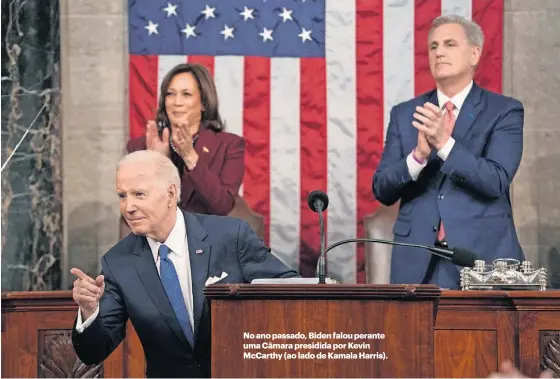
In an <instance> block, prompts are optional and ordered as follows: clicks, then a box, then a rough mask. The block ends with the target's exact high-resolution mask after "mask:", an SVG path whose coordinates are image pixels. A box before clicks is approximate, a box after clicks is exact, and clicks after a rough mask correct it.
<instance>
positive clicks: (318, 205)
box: [307, 190, 329, 284]
mask: <svg viewBox="0 0 560 379" xmlns="http://www.w3.org/2000/svg"><path fill="white" fill-rule="evenodd" d="M307 205H309V208H311V210H312V211H313V212H317V213H319V231H320V234H321V255H320V256H319V263H318V264H319V269H318V271H319V284H325V278H326V269H325V266H326V263H325V262H326V261H325V253H326V252H325V222H324V220H323V211H325V210H326V209H327V207H328V206H329V197H328V196H327V194H326V193H324V192H323V191H319V190H315V191H313V192H311V193H310V194H309V195H308V196H307Z"/></svg>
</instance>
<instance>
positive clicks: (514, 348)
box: [2, 291, 560, 378]
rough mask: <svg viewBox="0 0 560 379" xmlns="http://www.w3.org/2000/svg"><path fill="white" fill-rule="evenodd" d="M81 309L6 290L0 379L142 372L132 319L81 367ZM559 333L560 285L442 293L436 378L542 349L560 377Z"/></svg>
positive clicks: (534, 361)
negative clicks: (115, 340) (100, 354)
mask: <svg viewBox="0 0 560 379" xmlns="http://www.w3.org/2000/svg"><path fill="white" fill-rule="evenodd" d="M76 311H77V306H76V305H75V303H74V302H73V300H72V293H71V292H69V291H53V292H12V293H3V294H2V377H49V376H52V374H50V373H51V372H53V371H56V372H55V373H54V374H55V376H57V377H64V376H74V377H80V376H81V377H84V376H86V374H85V373H86V372H87V371H88V370H99V371H98V372H99V373H100V374H101V375H100V376H104V377H121V378H123V377H143V376H144V367H145V361H144V353H143V350H142V346H141V344H140V341H139V340H138V337H137V336H136V334H135V332H134V328H132V326H131V325H130V324H129V326H128V328H127V337H126V339H125V341H124V342H123V343H122V344H121V345H120V346H119V347H118V348H117V349H116V350H115V352H113V354H112V355H111V356H110V357H109V358H108V359H107V360H106V361H105V362H104V363H103V364H102V365H100V366H96V367H85V366H81V365H80V363H81V362H79V361H78V360H77V358H76V355H75V353H74V352H73V348H72V344H71V341H70V331H71V329H72V326H73V324H74V319H75V317H76ZM559 335H560V291H546V292H501V291H496V292H482V291H476V292H474V291H472V292H471V291H468V292H464V291H444V292H442V295H441V297H440V300H439V304H438V309H437V314H436V320H435V328H434V360H433V361H434V376H435V377H448V378H452V377H456V378H458V377H471V378H472V377H486V376H488V374H489V373H490V372H492V371H495V370H496V369H497V367H498V364H499V362H500V361H501V360H503V359H511V360H513V361H514V362H515V363H516V364H517V365H518V367H520V369H521V370H522V372H524V373H525V374H526V375H529V376H532V377H536V376H537V375H538V372H539V371H540V368H539V366H540V364H541V362H542V361H543V359H542V358H543V355H547V357H548V358H547V362H548V364H549V365H552V364H556V365H557V370H558V371H557V375H560V356H559V355H554V352H553V350H554V349H551V348H550V347H552V346H553V342H551V340H552V339H553V338H555V339H556V341H557V342H556V343H557V346H558V348H557V351H560V337H559ZM547 346H548V350H547ZM405 359H406V357H405V356H403V364H405V363H404V362H405ZM54 363H56V364H54ZM56 367H58V369H57V368H56ZM57 370H58V371H57ZM88 376H89V375H88Z"/></svg>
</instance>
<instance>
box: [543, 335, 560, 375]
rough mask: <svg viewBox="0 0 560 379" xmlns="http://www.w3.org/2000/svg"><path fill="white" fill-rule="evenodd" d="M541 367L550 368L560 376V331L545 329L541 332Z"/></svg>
mask: <svg viewBox="0 0 560 379" xmlns="http://www.w3.org/2000/svg"><path fill="white" fill-rule="evenodd" d="M539 345H540V356H541V357H542V358H541V369H542V370H545V369H550V370H552V372H553V373H554V377H555V378H560V332H559V331H548V330H543V331H541V332H540V333H539Z"/></svg>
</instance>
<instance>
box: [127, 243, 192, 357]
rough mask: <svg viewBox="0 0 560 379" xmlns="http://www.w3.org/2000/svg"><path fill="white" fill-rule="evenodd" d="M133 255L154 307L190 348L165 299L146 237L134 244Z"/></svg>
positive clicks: (169, 304)
mask: <svg viewBox="0 0 560 379" xmlns="http://www.w3.org/2000/svg"><path fill="white" fill-rule="evenodd" d="M133 254H134V266H135V268H136V271H137V272H138V276H140V279H141V280H142V283H143V284H144V287H145V288H146V291H147V292H148V294H149V295H150V298H151V299H152V302H153V303H154V305H155V307H156V308H157V309H158V310H159V312H160V313H161V316H162V317H163V319H164V320H165V322H166V323H167V325H169V327H170V328H171V330H173V332H174V333H175V335H176V336H177V337H178V338H179V339H180V340H181V342H183V343H185V344H187V345H189V346H190V344H189V342H188V341H187V338H186V337H185V334H184V333H183V330H182V329H181V325H180V324H179V322H178V321H177V317H176V316H175V312H174V311H173V308H171V303H170V302H169V300H168V298H167V294H166V293H165V289H164V288H163V285H162V284H161V279H160V277H159V274H158V271H157V267H156V263H155V262H154V256H153V255H152V250H151V249H150V245H148V241H147V240H146V237H138V243H137V244H136V248H135V249H134V251H133Z"/></svg>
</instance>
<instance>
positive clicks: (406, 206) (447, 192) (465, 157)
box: [373, 83, 524, 288]
mask: <svg viewBox="0 0 560 379" xmlns="http://www.w3.org/2000/svg"><path fill="white" fill-rule="evenodd" d="M425 102H431V103H433V104H435V105H437V104H438V99H437V91H435V90H434V91H431V92H428V93H426V94H424V95H422V96H419V97H417V98H414V99H412V100H410V101H407V102H405V103H401V104H399V105H397V106H395V107H394V108H393V109H392V111H391V119H390V123H389V128H388V130H387V137H386V142H385V149H384V151H383V155H382V158H381V162H380V163H379V166H378V167H377V170H376V172H375V174H374V177H373V192H374V194H375V196H376V198H377V200H379V201H380V202H381V203H383V204H385V205H392V204H394V203H395V202H397V201H398V200H399V199H400V201H401V203H400V208H399V213H398V217H397V220H396V222H395V224H394V227H393V233H394V235H395V240H396V241H404V242H414V243H419V244H424V245H430V246H432V245H433V244H434V242H435V240H436V237H437V231H438V225H439V222H440V217H441V219H442V220H443V223H444V226H445V232H446V240H447V242H448V244H449V246H450V247H462V248H466V249H470V250H472V251H473V252H475V253H477V255H478V256H479V258H480V259H483V260H486V261H487V262H489V261H492V260H493V259H496V258H501V257H510V258H515V259H524V258H523V252H522V250H521V247H520V245H519V241H518V239H517V234H516V231H515V227H514V224H513V219H512V211H511V203H510V192H509V187H510V183H511V181H512V180H513V177H514V175H515V173H516V171H517V169H518V167H519V163H520V161H521V155H522V151H523V116H524V110H523V106H522V104H521V103H520V102H519V101H517V100H515V99H512V98H509V97H506V96H502V95H498V94H495V93H492V92H489V91H486V90H484V89H482V88H480V87H478V86H477V85H476V83H475V84H473V87H472V89H471V91H470V92H469V94H468V96H467V98H466V100H465V102H464V104H463V106H462V108H461V110H460V112H459V116H458V118H457V121H456V123H455V127H454V130H453V134H452V136H453V138H454V139H455V140H456V142H455V146H454V147H453V149H452V150H451V152H450V154H449V156H448V158H447V159H446V161H445V162H443V161H442V160H441V159H440V158H439V157H438V156H437V153H436V150H435V149H434V150H433V151H432V154H431V155H430V157H429V160H428V164H427V166H426V167H425V168H424V169H423V170H422V172H421V174H420V176H419V177H418V179H417V180H416V181H413V180H412V178H411V177H410V174H409V172H408V167H407V165H406V157H407V155H408V154H409V153H410V152H411V151H412V150H413V149H414V147H415V146H416V143H417V138H418V131H417V129H416V128H414V126H412V121H413V113H414V112H415V107H416V106H419V105H423V104H424V103H425ZM429 261H430V254H429V253H428V252H426V251H424V250H421V249H413V248H406V247H398V246H397V247H394V249H393V255H392V262H391V283H421V282H422V280H423V278H424V275H425V274H426V270H427V268H428V264H429ZM447 269H448V270H449V272H447V279H444V282H442V283H437V284H439V285H440V286H441V287H444V288H459V286H460V277H459V273H460V271H459V270H460V269H461V268H460V267H457V266H453V265H449V267H448V268H447Z"/></svg>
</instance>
